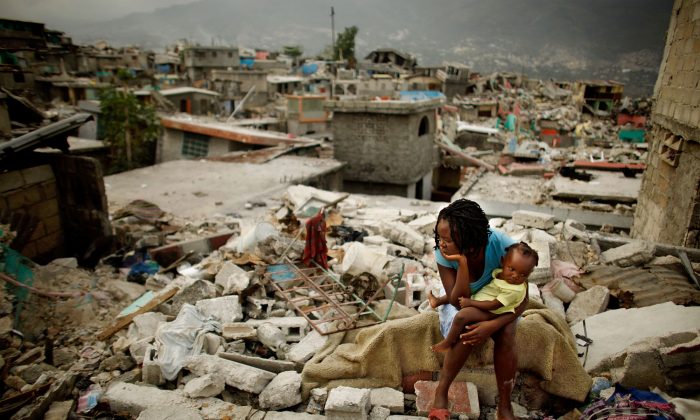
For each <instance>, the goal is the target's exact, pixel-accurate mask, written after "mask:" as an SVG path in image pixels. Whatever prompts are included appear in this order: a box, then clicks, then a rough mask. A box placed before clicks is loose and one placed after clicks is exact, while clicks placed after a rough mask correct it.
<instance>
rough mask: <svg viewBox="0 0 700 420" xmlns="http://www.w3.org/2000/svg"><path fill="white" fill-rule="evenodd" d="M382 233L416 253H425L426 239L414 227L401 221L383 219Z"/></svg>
mask: <svg viewBox="0 0 700 420" xmlns="http://www.w3.org/2000/svg"><path fill="white" fill-rule="evenodd" d="M381 230H382V235H384V236H386V237H387V238H389V239H391V240H392V241H393V242H396V243H397V244H399V245H403V246H405V247H406V248H408V249H410V250H411V251H412V252H414V253H416V254H419V255H420V254H423V248H424V246H425V239H424V238H423V235H421V234H420V233H418V232H417V231H416V230H414V229H413V228H411V227H409V226H408V225H406V224H404V223H401V222H389V221H383V222H382V224H381Z"/></svg>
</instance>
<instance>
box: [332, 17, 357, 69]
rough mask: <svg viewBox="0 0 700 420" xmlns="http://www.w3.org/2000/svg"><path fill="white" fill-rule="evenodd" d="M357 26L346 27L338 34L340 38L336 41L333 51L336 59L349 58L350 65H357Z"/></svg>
mask: <svg viewBox="0 0 700 420" xmlns="http://www.w3.org/2000/svg"><path fill="white" fill-rule="evenodd" d="M357 31H358V29H357V26H354V25H353V26H351V27H349V28H345V29H344V30H343V32H342V33H341V34H340V35H338V40H337V41H336V42H335V49H334V52H333V59H334V60H348V66H349V67H355V63H356V62H357V59H356V58H355V36H356V35H357Z"/></svg>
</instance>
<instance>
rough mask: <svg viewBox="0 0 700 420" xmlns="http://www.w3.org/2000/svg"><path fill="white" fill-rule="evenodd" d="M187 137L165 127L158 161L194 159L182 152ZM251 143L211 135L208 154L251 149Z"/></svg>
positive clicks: (160, 142)
mask: <svg viewBox="0 0 700 420" xmlns="http://www.w3.org/2000/svg"><path fill="white" fill-rule="evenodd" d="M184 139H185V133H184V132H183V131H180V130H173V129H172V128H163V132H162V135H161V137H160V139H159V140H158V148H157V156H156V162H157V163H161V162H167V161H170V160H181V159H192V157H189V156H183V154H182V142H183V141H184ZM252 148H253V147H252V146H251V145H247V144H243V143H239V142H235V141H231V140H226V139H219V138H215V137H209V146H208V149H207V156H221V155H224V154H226V153H229V152H231V151H236V150H250V149H252Z"/></svg>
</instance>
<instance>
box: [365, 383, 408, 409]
mask: <svg viewBox="0 0 700 420" xmlns="http://www.w3.org/2000/svg"><path fill="white" fill-rule="evenodd" d="M369 400H370V404H371V405H372V407H386V408H388V409H389V410H390V411H391V412H392V413H398V414H403V412H404V405H403V400H404V395H403V392H401V391H397V390H395V389H393V388H388V387H384V388H373V389H372V390H371V391H370V394H369Z"/></svg>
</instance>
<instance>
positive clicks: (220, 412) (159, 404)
mask: <svg viewBox="0 0 700 420" xmlns="http://www.w3.org/2000/svg"><path fill="white" fill-rule="evenodd" d="M100 401H101V402H105V403H107V404H109V408H110V409H111V410H112V412H115V413H119V412H125V413H128V414H130V415H132V416H134V417H136V416H138V415H139V414H141V412H143V411H145V410H147V409H149V408H153V409H159V410H165V409H167V408H168V407H170V408H177V409H181V410H183V411H186V410H195V411H197V412H198V413H199V415H200V416H201V418H203V419H212V420H213V419H222V418H225V417H227V416H229V418H235V417H230V416H232V415H233V414H234V412H235V409H236V406H235V405H233V404H230V403H227V402H224V401H222V400H220V399H218V398H198V399H191V398H188V397H187V396H185V395H184V393H183V392H182V391H180V390H174V391H166V390H163V389H158V388H155V387H151V386H143V385H136V384H129V383H124V382H116V383H113V384H112V385H110V387H109V388H107V391H106V392H105V393H104V394H103V395H102V398H100ZM156 418H158V417H156ZM193 418H197V417H196V416H194V417H193Z"/></svg>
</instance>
